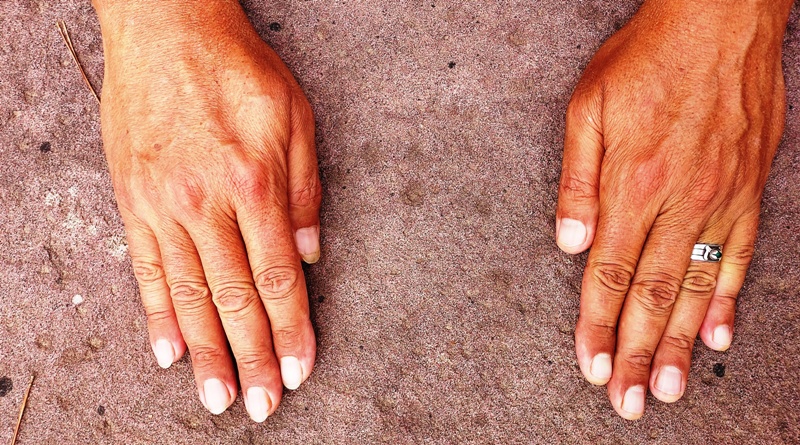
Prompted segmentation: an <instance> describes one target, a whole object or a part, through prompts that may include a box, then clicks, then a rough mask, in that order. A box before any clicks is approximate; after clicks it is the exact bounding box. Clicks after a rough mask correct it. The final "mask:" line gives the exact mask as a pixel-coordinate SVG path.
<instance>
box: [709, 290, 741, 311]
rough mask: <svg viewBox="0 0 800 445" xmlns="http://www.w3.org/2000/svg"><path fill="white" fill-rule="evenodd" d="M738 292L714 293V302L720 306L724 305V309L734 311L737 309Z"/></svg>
mask: <svg viewBox="0 0 800 445" xmlns="http://www.w3.org/2000/svg"><path fill="white" fill-rule="evenodd" d="M738 297H739V296H738V294H735V293H729V292H723V293H718V294H715V295H714V302H715V304H717V305H718V306H722V309H723V311H728V312H734V311H735V310H736V300H737V299H738Z"/></svg>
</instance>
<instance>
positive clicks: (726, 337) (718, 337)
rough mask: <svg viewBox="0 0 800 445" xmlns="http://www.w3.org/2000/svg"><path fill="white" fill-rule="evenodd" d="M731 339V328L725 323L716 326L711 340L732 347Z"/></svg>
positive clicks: (723, 346) (722, 345)
mask: <svg viewBox="0 0 800 445" xmlns="http://www.w3.org/2000/svg"><path fill="white" fill-rule="evenodd" d="M731 340H732V339H731V328H729V327H728V326H726V325H724V324H723V325H719V326H717V327H716V328H714V332H713V333H712V334H711V341H712V342H714V343H715V344H717V345H719V346H720V347H722V348H725V349H727V348H728V347H730V345H731Z"/></svg>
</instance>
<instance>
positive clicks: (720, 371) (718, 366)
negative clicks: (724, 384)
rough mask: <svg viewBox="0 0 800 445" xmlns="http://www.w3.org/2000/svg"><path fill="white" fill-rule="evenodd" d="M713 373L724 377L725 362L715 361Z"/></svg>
mask: <svg viewBox="0 0 800 445" xmlns="http://www.w3.org/2000/svg"><path fill="white" fill-rule="evenodd" d="M714 375H716V376H717V377H725V364H724V363H715V364H714Z"/></svg>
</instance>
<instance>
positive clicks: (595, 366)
mask: <svg viewBox="0 0 800 445" xmlns="http://www.w3.org/2000/svg"><path fill="white" fill-rule="evenodd" d="M589 372H590V373H591V374H592V376H593V377H594V378H597V379H602V380H605V379H610V378H611V355H609V354H606V353H601V354H597V355H595V356H594V358H593V359H592V364H591V365H590V366H589Z"/></svg>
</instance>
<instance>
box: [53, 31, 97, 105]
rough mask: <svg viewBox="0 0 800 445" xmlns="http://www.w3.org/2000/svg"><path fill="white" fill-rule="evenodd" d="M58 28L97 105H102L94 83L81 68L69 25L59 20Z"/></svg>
mask: <svg viewBox="0 0 800 445" xmlns="http://www.w3.org/2000/svg"><path fill="white" fill-rule="evenodd" d="M56 27H57V28H58V33H59V34H61V38H62V39H64V44H66V45H67V49H68V50H69V54H70V55H71V56H72V60H74V61H75V65H77V66H78V70H80V72H81V76H83V81H84V83H86V86H87V87H89V90H91V91H92V94H93V95H94V98H95V99H97V103H100V96H98V95H97V92H96V91H95V90H94V87H93V86H92V83H91V82H89V78H88V77H86V71H84V70H83V66H81V62H80V61H79V60H78V53H76V52H75V47H74V46H73V45H72V39H71V38H70V37H69V32H67V24H66V23H64V21H63V20H59V21H57V22H56Z"/></svg>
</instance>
